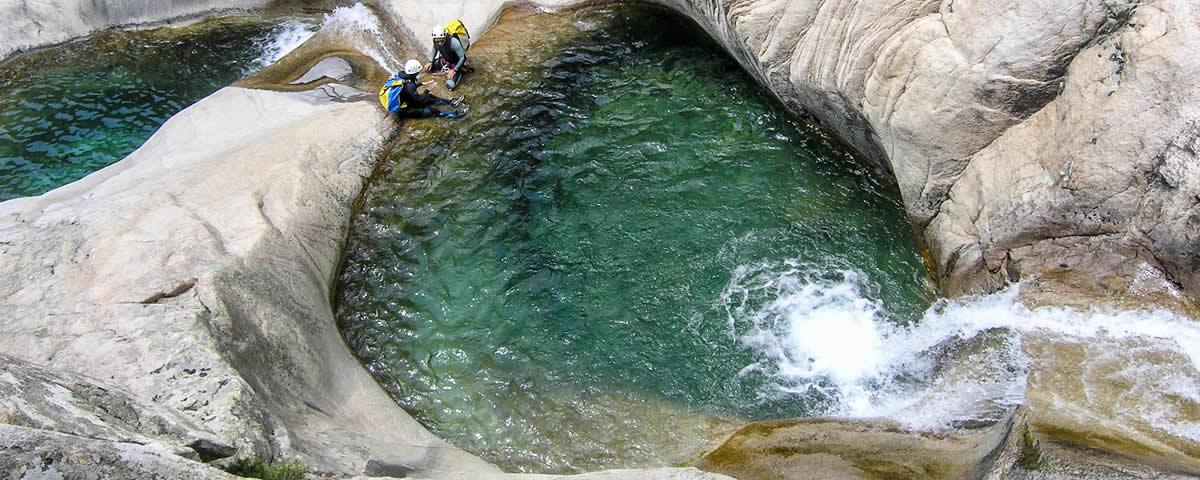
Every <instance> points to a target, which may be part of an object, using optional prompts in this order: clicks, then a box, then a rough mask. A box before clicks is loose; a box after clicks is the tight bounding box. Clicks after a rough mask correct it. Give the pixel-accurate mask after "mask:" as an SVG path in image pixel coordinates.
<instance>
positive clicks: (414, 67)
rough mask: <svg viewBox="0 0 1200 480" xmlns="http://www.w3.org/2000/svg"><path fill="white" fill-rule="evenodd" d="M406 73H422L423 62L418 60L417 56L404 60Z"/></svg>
mask: <svg viewBox="0 0 1200 480" xmlns="http://www.w3.org/2000/svg"><path fill="white" fill-rule="evenodd" d="M404 73H407V74H409V75H416V74H418V73H421V62H419V61H417V59H415V58H414V59H412V60H409V61H407V62H404Z"/></svg>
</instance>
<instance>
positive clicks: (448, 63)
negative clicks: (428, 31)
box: [429, 27, 467, 90]
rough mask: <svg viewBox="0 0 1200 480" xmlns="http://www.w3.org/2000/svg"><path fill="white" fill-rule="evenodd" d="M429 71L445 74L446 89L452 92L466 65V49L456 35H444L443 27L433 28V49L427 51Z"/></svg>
mask: <svg viewBox="0 0 1200 480" xmlns="http://www.w3.org/2000/svg"><path fill="white" fill-rule="evenodd" d="M429 59H430V60H431V61H430V63H429V71H431V72H432V71H434V70H435V69H441V70H444V71H445V72H446V88H447V89H450V90H454V87H456V86H458V83H459V81H461V80H462V75H463V73H464V72H465V69H466V68H467V67H466V64H467V49H466V48H465V47H463V43H462V40H459V38H458V36H457V35H448V34H446V28H445V27H433V49H432V50H430V51H429Z"/></svg>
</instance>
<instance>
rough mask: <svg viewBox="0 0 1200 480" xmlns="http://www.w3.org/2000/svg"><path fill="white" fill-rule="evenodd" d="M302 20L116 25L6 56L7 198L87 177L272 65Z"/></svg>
mask: <svg viewBox="0 0 1200 480" xmlns="http://www.w3.org/2000/svg"><path fill="white" fill-rule="evenodd" d="M295 27H296V25H295V21H291V22H290V23H289V22H283V21H282V20H281V21H273V22H268V21H265V20H259V19H228V20H220V21H212V22H206V23H204V24H200V25H198V26H192V27H187V28H184V29H162V30H154V31H144V32H120V31H111V32H106V33H102V34H100V35H98V36H96V37H93V38H91V39H88V40H87V41H84V42H78V43H73V44H69V45H65V46H60V47H53V48H50V49H46V50H41V51H36V52H32V53H29V54H25V55H23V56H21V57H18V58H17V59H14V60H13V61H10V62H8V63H5V64H3V65H0V201H3V200H7V199H10V198H15V197H23V196H31V195H39V194H42V193H45V192H46V191H49V190H51V189H53V188H56V187H59V186H62V185H65V184H67V183H70V182H72V181H75V180H78V179H79V178H82V177H83V176H85V175H87V174H89V173H91V172H93V171H96V170H99V169H100V168H103V167H105V166H107V165H109V164H111V163H113V162H115V161H117V160H120V159H121V158H124V157H125V156H126V155H128V154H129V153H130V152H132V151H133V150H135V149H137V147H139V146H141V145H142V143H143V142H145V141H146V139H148V138H150V135H151V134H153V133H154V131H155V130H157V129H158V127H159V126H161V125H162V124H163V123H164V122H165V121H166V120H167V119H168V118H170V117H171V115H174V114H175V113H177V112H179V111H180V110H183V109H184V108H186V107H187V106H188V105H191V104H192V103H194V102H195V101H197V100H199V99H201V98H203V97H205V96H207V95H209V94H211V93H213V92H215V91H217V90H218V89H220V88H221V87H224V86H226V85H229V84H231V83H233V82H235V81H237V80H238V79H240V78H241V77H242V76H244V75H245V74H247V73H249V72H251V71H253V70H255V69H257V68H259V67H261V66H263V65H261V62H260V61H259V59H260V57H261V56H262V55H263V54H264V52H265V51H266V50H267V49H269V48H271V46H272V40H273V39H274V38H275V37H276V36H277V35H278V34H279V33H280V32H281V31H282V30H283V29H288V28H295Z"/></svg>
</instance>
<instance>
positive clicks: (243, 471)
mask: <svg viewBox="0 0 1200 480" xmlns="http://www.w3.org/2000/svg"><path fill="white" fill-rule="evenodd" d="M307 469H308V467H306V466H305V465H304V464H303V463H300V461H299V460H287V461H283V462H274V463H272V462H268V461H266V460H264V459H263V458H262V457H254V458H239V459H237V460H235V461H234V462H233V463H231V464H229V466H228V467H225V471H226V472H229V473H231V474H233V475H237V476H239V477H244V478H261V479H263V480H301V479H303V478H304V471H305V470H307Z"/></svg>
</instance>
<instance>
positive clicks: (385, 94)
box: [379, 59, 466, 118]
mask: <svg viewBox="0 0 1200 480" xmlns="http://www.w3.org/2000/svg"><path fill="white" fill-rule="evenodd" d="M420 73H421V62H419V61H417V60H416V59H412V60H409V61H408V62H406V63H405V64H404V71H403V72H401V73H397V74H396V75H395V76H393V77H392V78H389V79H388V80H387V82H384V84H383V87H382V88H380V89H379V103H381V104H383V108H386V109H388V111H389V112H392V113H395V114H396V115H397V116H399V117H401V118H429V117H442V118H454V117H458V116H461V115H463V114H465V113H466V109H465V108H464V109H461V110H459V109H454V110H440V109H436V108H433V107H437V106H446V105H449V106H453V107H458V106H459V105H460V104H462V100H463V97H461V96H460V97H455V98H453V99H446V98H441V97H438V96H436V95H434V94H432V93H429V91H428V90H426V91H424V92H421V91H418V90H417V87H419V86H421V85H423V84H422V83H421V82H420V80H418V79H417V75H418V74H420Z"/></svg>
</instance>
